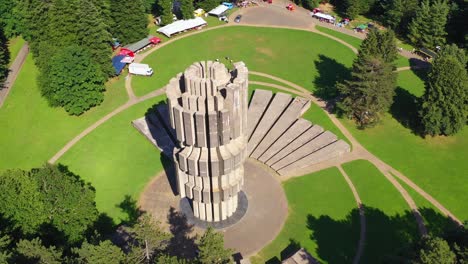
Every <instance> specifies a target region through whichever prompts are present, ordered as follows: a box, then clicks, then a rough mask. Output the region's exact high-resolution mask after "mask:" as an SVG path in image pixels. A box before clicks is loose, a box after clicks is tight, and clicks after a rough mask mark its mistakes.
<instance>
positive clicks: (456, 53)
mask: <svg viewBox="0 0 468 264" xmlns="http://www.w3.org/2000/svg"><path fill="white" fill-rule="evenodd" d="M437 56H438V57H448V56H453V57H454V58H456V59H457V60H458V62H460V64H461V65H462V66H465V65H466V64H467V63H468V57H467V56H466V53H465V50H464V49H460V48H459V47H457V45H455V44H451V45H445V46H443V47H442V48H441V49H440V51H439V53H438V55H437Z"/></svg>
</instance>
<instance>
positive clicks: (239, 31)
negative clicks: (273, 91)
mask: <svg viewBox="0 0 468 264" xmlns="http://www.w3.org/2000/svg"><path fill="white" fill-rule="evenodd" d="M309 43H320V45H317V46H314V48H313V49H311V48H310V45H309ZM284 47H288V52H284ZM226 56H229V57H230V58H231V59H233V60H234V61H241V60H242V61H244V62H245V63H246V64H247V67H248V68H249V69H250V70H253V71H259V72H265V73H268V74H272V75H275V76H278V77H280V78H282V79H285V80H288V81H291V82H294V83H296V84H298V85H301V86H303V87H305V88H307V89H309V90H310V91H317V90H324V89H332V88H333V87H334V84H335V81H336V79H337V78H339V77H340V76H343V75H346V74H347V73H348V69H349V67H350V66H351V64H352V61H353V59H354V57H355V55H354V53H353V52H352V51H351V50H349V49H348V48H347V47H345V46H343V45H341V44H340V43H337V42H336V41H334V40H331V39H329V38H326V37H324V36H320V35H318V34H314V33H310V32H305V31H300V30H290V29H275V28H252V27H242V26H233V27H223V28H219V29H214V30H211V31H206V32H203V33H200V34H197V35H194V36H190V37H187V38H184V39H180V40H178V41H175V42H174V43H172V44H171V45H168V46H164V47H161V48H160V49H159V50H157V51H155V52H154V53H153V54H151V55H149V56H148V57H147V58H146V59H145V60H144V61H143V63H148V64H150V65H151V66H152V68H153V69H154V71H155V74H154V75H153V76H152V77H149V78H148V77H141V76H135V78H133V79H132V82H133V83H132V85H133V88H134V90H135V93H136V94H137V95H143V94H146V93H148V92H150V91H153V90H155V89H158V88H160V87H163V86H164V85H165V84H167V82H168V81H169V79H170V78H172V77H173V76H175V75H176V74H177V73H179V72H181V71H183V70H184V69H185V68H186V67H188V66H189V65H190V64H192V63H193V62H194V61H200V60H215V59H217V58H218V59H220V60H221V61H222V62H224V61H225V60H224V58H225V57H226ZM285 67H286V68H287V69H288V70H285Z"/></svg>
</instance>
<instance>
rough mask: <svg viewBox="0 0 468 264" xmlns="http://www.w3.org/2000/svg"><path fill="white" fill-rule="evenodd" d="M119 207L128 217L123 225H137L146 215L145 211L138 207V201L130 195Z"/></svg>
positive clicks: (126, 196)
mask: <svg viewBox="0 0 468 264" xmlns="http://www.w3.org/2000/svg"><path fill="white" fill-rule="evenodd" d="M117 206H118V207H119V208H120V209H121V210H122V212H124V213H125V214H126V215H127V219H126V220H125V221H123V222H122V224H124V225H127V226H133V225H135V224H136V223H137V221H138V218H139V217H140V216H141V215H142V214H143V213H144V211H142V210H141V209H140V207H138V205H137V201H136V200H135V199H133V198H132V197H131V196H130V195H128V194H127V195H125V197H124V199H123V201H122V202H120V203H119V204H118V205H117Z"/></svg>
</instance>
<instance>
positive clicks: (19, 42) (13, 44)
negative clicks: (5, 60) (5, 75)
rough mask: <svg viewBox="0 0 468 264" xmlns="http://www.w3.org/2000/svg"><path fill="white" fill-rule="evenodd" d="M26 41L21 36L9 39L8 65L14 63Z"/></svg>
mask: <svg viewBox="0 0 468 264" xmlns="http://www.w3.org/2000/svg"><path fill="white" fill-rule="evenodd" d="M24 43H25V41H24V39H23V38H22V37H20V36H18V37H15V38H12V39H9V40H8V50H9V51H10V63H9V64H8V66H10V65H11V64H12V63H13V61H14V60H15V58H16V56H17V55H18V53H19V51H20V50H21V47H23V45H24Z"/></svg>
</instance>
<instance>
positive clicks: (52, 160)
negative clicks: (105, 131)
mask: <svg viewBox="0 0 468 264" xmlns="http://www.w3.org/2000/svg"><path fill="white" fill-rule="evenodd" d="M164 92H165V90H164V89H159V90H156V91H153V92H151V93H149V94H147V95H144V96H142V97H138V98H133V99H129V100H128V101H127V102H126V103H125V104H123V105H121V106H120V107H118V108H117V109H115V110H114V111H112V112H110V113H109V114H107V115H105V116H104V117H102V118H101V119H99V120H98V121H96V122H95V123H94V124H92V125H91V126H89V127H88V128H86V129H85V130H83V131H82V132H81V133H80V134H78V135H77V136H76V137H74V138H73V139H72V140H70V141H69V142H68V143H67V144H66V145H65V146H64V147H63V148H62V149H61V150H59V151H58V152H57V153H56V154H55V155H54V156H53V157H52V158H50V159H49V163H52V164H53V163H55V162H56V161H57V160H58V159H60V157H62V156H63V154H65V153H66V152H67V151H68V150H70V148H72V147H73V146H74V145H75V144H76V143H77V142H78V141H80V140H81V139H82V138H84V137H85V136H86V135H88V134H89V133H91V132H92V131H93V130H94V129H96V128H98V127H99V126H100V125H102V124H104V123H105V122H106V121H107V120H109V119H111V118H112V117H114V116H116V115H117V114H119V113H120V112H122V111H124V110H126V109H128V108H130V107H132V106H134V105H136V104H138V103H141V102H143V101H145V100H148V99H151V98H154V97H156V96H159V95H162V94H163V93H164Z"/></svg>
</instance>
